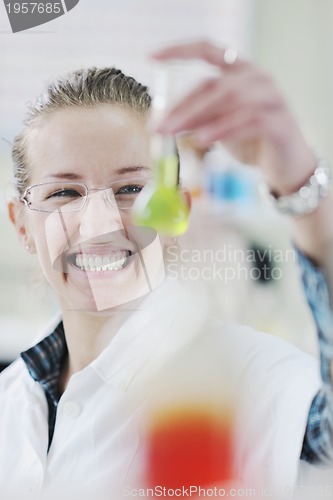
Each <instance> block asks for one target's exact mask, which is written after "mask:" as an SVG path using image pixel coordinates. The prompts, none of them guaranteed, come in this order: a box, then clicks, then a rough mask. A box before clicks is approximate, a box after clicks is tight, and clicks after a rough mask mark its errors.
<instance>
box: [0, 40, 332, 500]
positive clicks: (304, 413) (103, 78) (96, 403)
mask: <svg viewBox="0 0 333 500" xmlns="http://www.w3.org/2000/svg"><path fill="white" fill-rule="evenodd" d="M191 47H192V48H191V49H189V46H187V47H185V48H179V47H178V48H177V49H176V51H175V53H172V54H171V56H180V57H193V56H196V57H201V56H202V54H201V53H200V52H198V46H194V45H193V46H191ZM201 47H202V46H201ZM206 49H207V47H206ZM177 50H178V52H177ZM182 50H183V51H185V52H182ZM191 50H192V52H191ZM214 50H217V49H216V48H214V47H212V46H210V48H209V50H208V52H206V53H208V54H209V57H208V60H209V61H210V62H213V61H212V59H211V54H213V53H214V54H215V52H214ZM186 51H187V53H186ZM220 55H221V54H220ZM159 57H169V56H168V54H166V53H165V54H164V55H163V54H162V55H161V54H160V56H159ZM242 64H244V66H245V73H244V74H242ZM223 66H226V70H225V73H226V75H223V77H224V78H228V77H229V78H231V83H233V84H234V86H235V89H236V90H235V94H234V97H235V98H234V104H235V106H236V108H237V104H236V102H237V98H239V95H241V92H240V90H241V88H242V89H244V88H246V85H247V81H246V77H247V76H248V74H249V72H252V73H251V77H252V79H253V77H254V76H257V77H258V78H259V77H260V74H259V72H258V71H257V70H256V69H255V68H253V67H252V66H250V65H247V63H239V62H237V61H236V63H235V66H234V67H232V66H230V65H229V66H230V67H229V66H227V63H225V62H223ZM223 69H225V68H223ZM228 71H229V75H227V72H228ZM230 73H231V75H230ZM242 81H244V84H245V87H244V86H243V87H241V82H242ZM265 85H266V87H267V89H266V90H267V94H266V104H267V100H268V94H269V92H268V88H269V89H270V94H269V95H270V97H271V98H272V96H273V97H274V98H275V100H276V101H277V97H276V91H275V89H274V87H273V86H272V84H271V83H268V82H267V81H266V82H265ZM270 85H271V86H270ZM200 91H201V92H203V89H202V88H201V89H200ZM237 92H238V93H239V94H238V93H237ZM217 94H218V95H219V96H220V97H221V93H219V92H217ZM201 95H204V93H202V94H201ZM261 95H262V94H261ZM211 96H212V94H211ZM237 96H238V97H237ZM254 99H258V100H259V98H258V96H253V95H252V96H251V99H250V101H251V100H252V103H250V102H248V103H247V107H248V110H249V112H252V111H253V108H254V107H255V106H257V104H256V103H255V102H253V100H254ZM243 100H244V96H243ZM199 102H200V99H199ZM229 104H230V101H229ZM243 104H244V102H243ZM250 104H251V105H250ZM224 106H225V104H223V103H221V108H220V111H219V113H220V114H221V116H223V120H224V118H225V117H224V112H225V109H224ZM257 107H258V106H257ZM149 108H150V97H149V95H148V92H147V89H146V87H144V86H142V85H140V84H139V83H137V82H136V81H135V80H134V79H133V78H130V77H128V76H125V75H124V74H123V73H121V72H120V71H119V70H116V69H114V68H106V69H101V70H97V69H88V70H82V71H77V72H74V73H72V74H70V75H68V76H66V77H65V78H64V79H60V80H57V81H56V82H54V83H53V84H51V85H50V86H49V87H48V89H47V92H46V93H45V94H43V95H42V96H40V97H39V99H38V100H37V102H36V104H35V106H34V107H32V108H31V109H30V111H29V113H28V116H27V119H26V122H25V127H24V129H23V131H22V133H21V134H20V135H19V136H18V137H17V138H16V140H15V143H14V148H13V159H14V169H15V181H16V185H17V192H18V195H17V199H15V200H12V201H11V202H10V204H9V214H10V218H11V220H12V222H13V223H14V224H15V227H16V229H17V233H18V236H19V239H20V241H21V243H22V245H23V246H24V247H25V249H26V250H27V251H28V252H30V253H37V255H38V258H39V261H40V265H41V268H42V270H43V273H44V275H45V277H46V279H47V280H48V282H49V284H50V285H51V287H52V288H53V289H54V290H55V292H56V294H57V296H58V298H59V303H60V307H61V312H62V317H61V320H60V322H58V323H57V324H55V325H54V326H53V327H52V328H51V330H50V332H51V333H50V332H49V335H48V336H46V337H45V339H43V340H42V341H41V342H40V343H39V344H37V345H36V346H35V347H32V348H31V349H29V350H28V351H26V352H25V353H23V354H22V357H21V358H20V359H19V360H17V361H16V362H15V363H14V364H13V365H12V366H11V367H9V368H8V369H7V370H6V371H5V372H4V373H3V374H2V375H1V379H0V380H1V382H0V407H1V410H0V441H1V444H2V445H1V449H0V464H1V467H0V483H1V485H2V492H3V494H4V498H6V499H7V498H24V499H29V498H32V499H35V498H46V499H49V498H50V499H51V498H55V497H57V498H58V497H59V496H60V497H62V498H68V499H69V498H70V499H75V498H80V499H82V498H92V497H93V496H95V497H96V498H99V499H107V498H115V499H116V498H121V497H122V495H123V494H124V495H125V496H126V495H127V496H128V494H129V493H128V492H130V493H131V487H135V486H136V485H138V484H140V482H142V480H143V477H144V475H145V457H146V456H145V440H144V438H142V432H143V431H142V428H141V424H142V423H143V422H145V420H144V415H145V414H146V413H145V412H146V408H147V406H146V404H145V403H146V401H147V398H148V399H149V398H150V395H151V393H156V392H160V394H162V396H163V397H164V392H163V390H165V391H166V392H165V394H167V393H168V394H171V393H172V392H173V389H174V390H176V386H180V387H182V389H183V393H182V392H181V391H180V394H182V397H184V395H185V394H187V395H188V394H189V393H191V394H192V396H193V397H194V399H195V398H198V400H200V401H201V400H203V401H206V400H207V398H208V399H209V401H210V403H211V402H215V403H216V402H217V401H218V400H219V399H221V401H222V400H223V397H225V394H226V392H228V393H229V394H232V395H234V394H236V393H237V397H236V398H235V400H236V401H235V403H234V404H235V413H234V424H233V426H234V431H233V432H234V433H235V436H236V439H235V441H236V443H237V445H236V448H235V457H234V462H235V466H234V470H235V472H234V474H235V475H234V479H235V480H237V481H238V480H241V481H243V483H242V484H244V485H255V486H258V485H259V484H260V485H269V486H275V487H280V488H282V487H286V488H287V487H290V486H291V485H292V484H293V483H294V482H295V480H296V476H297V471H298V465H299V459H300V457H301V454H302V456H303V458H308V459H309V460H310V458H309V457H310V456H312V455H313V454H314V453H313V448H311V440H310V439H307V438H306V439H305V438H304V435H305V434H306V428H307V421H308V414H309V409H310V407H311V403H312V401H313V399H314V397H315V395H316V394H317V393H318V391H319V390H320V380H319V377H318V375H317V366H316V363H315V362H314V361H313V360H312V359H311V358H310V357H309V356H306V355H304V354H302V353H300V352H299V351H297V349H295V348H294V347H292V346H289V345H288V344H285V343H284V342H281V341H279V340H278V339H274V338H271V337H269V336H266V335H264V334H258V333H256V332H253V331H252V330H250V329H247V328H244V327H237V326H228V325H225V324H223V323H219V322H214V321H212V320H210V318H209V315H208V308H207V304H206V303H205V301H204V300H203V299H202V297H201V295H198V294H197V293H196V292H195V293H193V292H192V291H190V290H189V289H186V288H184V287H183V286H182V285H180V284H178V283H174V282H172V283H171V282H169V281H168V279H167V278H165V276H164V266H163V251H164V249H165V248H166V246H167V245H168V244H170V241H169V238H167V237H164V236H162V235H159V234H158V233H157V232H156V231H154V230H153V229H152V228H138V227H136V226H135V224H134V222H133V218H132V207H133V204H134V203H135V200H136V199H137V197H138V195H139V193H140V192H141V191H142V190H144V189H145V187H146V186H147V184H148V183H149V180H150V178H151V177H152V174H153V170H152V162H151V157H150V153H149V141H150V132H149V130H148V128H147V118H148V114H149ZM268 108H269V106H268ZM185 109H186V101H184V107H183V108H182V107H179V108H178V111H177V110H176V112H175V115H174V116H173V119H174V122H173V127H174V130H172V131H176V129H177V131H178V130H179V129H181V128H182V127H183V126H184V128H192V129H193V130H194V131H195V130H196V128H198V127H199V126H200V120H199V119H198V116H199V115H200V116H202V117H204V116H205V109H206V110H207V113H208V114H209V106H208V104H207V103H203V105H202V107H201V109H200V110H197V111H198V116H194V121H193V123H192V124H191V126H190V127H187V125H188V124H187V123H185V122H186V120H184V121H183V122H181V119H180V118H181V113H182V112H184V110H185ZM260 109H261V108H260V107H259V111H260ZM272 109H273V108H272ZM274 110H275V111H276V110H277V106H275V108H274V109H273V111H274ZM192 111H193V112H194V108H193V107H192ZM199 111H200V113H199ZM229 112H231V110H230V109H229ZM177 113H179V114H178V118H177ZM277 113H278V116H279V119H282V118H281V109H279V110H278V111H277ZM283 113H284V120H285V124H286V123H287V124H289V125H290V129H289V137H288V141H291V142H292V144H293V148H294V149H293V148H291V149H290V151H292V153H291V154H290V157H289V164H288V165H287V166H286V169H287V170H288V172H289V170H290V165H291V164H292V161H291V160H293V159H295V158H296V157H297V158H298V161H297V163H295V167H294V168H293V170H290V173H288V175H287V174H286V171H285V170H284V171H283V172H281V176H279V175H277V174H276V171H275V169H276V168H277V167H276V163H277V161H276V158H277V155H275V157H274V161H273V162H272V163H271V172H273V173H274V175H273V174H272V179H279V180H281V190H279V189H278V188H279V187H280V186H278V185H277V184H274V183H272V184H271V185H272V187H273V188H277V192H279V194H285V193H287V192H288V191H289V192H290V191H293V190H294V188H295V186H297V184H300V185H302V183H304V180H306V179H307V178H308V177H309V174H311V172H312V171H313V170H314V166H313V163H314V159H313V157H312V156H311V155H310V156H307V155H309V151H308V149H307V147H306V145H305V144H304V142H303V140H302V138H301V135H300V134H299V132H298V129H297V127H296V126H295V125H294V123H293V122H292V121H291V118H290V115H289V114H288V110H287V109H286V108H283ZM283 113H282V114H283ZM171 118H172V116H171ZM171 118H170V122H169V123H167V122H165V123H164V125H163V124H162V125H161V126H160V129H161V130H164V131H166V129H167V128H168V127H169V129H168V132H169V131H170V130H171V129H172V125H171ZM192 118H193V116H192ZM176 119H178V123H177V120H176ZM213 121H214V122H215V124H216V116H213ZM272 121H274V119H272ZM282 121H283V119H282ZM248 123H251V119H250V118H249V120H248ZM204 124H205V123H204ZM206 125H207V122H206ZM163 127H164V129H163ZM285 129H286V127H285ZM285 129H284V130H285ZM290 131H292V132H293V134H291V133H290ZM206 132H207V130H206ZM286 132H287V131H286ZM201 133H202V130H201ZM257 133H258V134H259V135H260V131H257ZM279 133H280V132H279ZM238 134H239V138H240V140H241V141H243V142H244V141H245V139H246V138H247V136H246V134H245V133H244V127H241V128H240V129H239V130H238ZM208 135H209V134H208ZM213 135H214V134H213ZM221 135H222V137H221V138H222V139H224V136H223V134H222V133H221ZM287 135H288V134H287ZM216 138H217V137H209V138H208V140H211V139H216ZM251 140H252V137H251ZM276 144H278V141H276ZM281 144H282V141H281V140H280V142H279V144H278V145H279V147H280V148H281ZM297 147H298V148H299V152H301V154H298V155H295V154H294V153H295V150H296V148H297ZM276 149H278V148H276ZM281 151H282V149H281ZM270 153H272V150H271V151H270ZM281 158H284V160H285V159H286V154H285V151H282V152H281ZM281 158H280V159H281ZM303 160H306V161H304V162H303V165H304V167H303V166H302V161H303ZM287 167H288V168H287ZM310 167H311V168H310ZM298 175H299V176H298ZM286 177H287V178H286ZM291 187H293V189H291ZM302 231H303V234H306V232H307V231H308V229H304V228H302ZM303 239H304V238H303ZM174 360H176V361H174ZM205 361H206V362H205ZM207 361H208V362H207ZM171 374H173V377H172V376H171ZM175 374H176V375H175ZM169 379H170V381H171V382H170V384H171V385H168V384H167V385H165V381H166V380H167V381H169ZM175 379H176V380H175ZM159 380H161V381H163V382H161V385H159V382H158V381H159ZM226 380H227V384H226ZM172 382H174V383H175V384H174V385H172ZM226 385H228V386H229V387H228V390H227V391H226V387H225V386H226ZM166 387H167V388H168V390H169V392H168V391H167V389H166ZM189 387H191V389H189ZM162 388H163V390H162ZM193 388H194V389H193ZM178 389H179V387H178ZM176 392H177V391H176ZM319 394H321V393H320V392H319ZM325 394H326V393H325ZM207 395H208V396H207ZM323 401H324V404H323V405H322V406H323V407H325V408H326V409H327V407H328V405H329V402H327V399H325V398H324V399H323V398H322V399H321V402H323ZM218 404H219V401H218ZM148 406H149V405H148ZM316 409H317V407H316ZM326 417H327V413H326ZM325 422H327V419H326V420H325ZM325 437H327V435H325ZM302 447H303V451H302ZM306 452H307V454H306ZM311 453H312V455H311ZM323 454H324V455H325V456H328V457H330V458H331V457H332V443H326V447H325V449H324V452H323ZM316 457H317V455H316ZM217 479H218V478H217ZM124 488H125V489H124Z"/></svg>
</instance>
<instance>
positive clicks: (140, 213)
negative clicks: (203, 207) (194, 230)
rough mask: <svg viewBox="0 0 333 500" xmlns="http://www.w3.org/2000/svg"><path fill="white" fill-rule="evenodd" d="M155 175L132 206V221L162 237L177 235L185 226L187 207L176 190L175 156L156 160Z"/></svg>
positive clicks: (187, 213)
mask: <svg viewBox="0 0 333 500" xmlns="http://www.w3.org/2000/svg"><path fill="white" fill-rule="evenodd" d="M155 174H156V175H155V182H154V184H153V185H152V186H151V187H150V188H148V191H147V192H146V193H145V196H144V197H143V198H142V199H141V200H138V203H137V205H136V207H134V210H133V219H134V222H135V223H136V224H138V225H141V226H148V227H153V228H154V229H156V231H158V232H159V233H162V234H166V235H170V236H178V235H180V234H182V233H184V232H185V231H186V229H187V227H188V218H189V207H188V205H187V203H186V201H185V198H184V197H183V196H182V194H181V193H180V192H179V189H178V158H177V155H176V154H169V155H166V156H164V157H161V158H159V159H158V160H156V162H155Z"/></svg>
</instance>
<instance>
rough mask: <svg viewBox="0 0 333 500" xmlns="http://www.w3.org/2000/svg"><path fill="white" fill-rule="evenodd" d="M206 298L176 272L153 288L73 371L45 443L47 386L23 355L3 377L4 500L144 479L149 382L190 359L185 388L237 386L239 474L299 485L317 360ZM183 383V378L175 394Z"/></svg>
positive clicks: (117, 486) (80, 492)
mask: <svg viewBox="0 0 333 500" xmlns="http://www.w3.org/2000/svg"><path fill="white" fill-rule="evenodd" d="M208 309H209V308H208V305H207V303H206V302H205V300H203V298H202V297H201V296H200V295H197V293H195V294H192V292H191V293H190V292H189V290H188V289H183V288H182V286H180V285H178V284H175V283H174V282H165V283H164V284H163V285H162V286H160V287H159V288H158V289H156V290H155V291H154V292H152V293H151V294H150V295H148V296H147V297H146V299H145V300H144V302H143V303H142V304H141V306H140V310H138V311H136V312H134V313H133V314H132V315H131V317H130V318H129V319H128V320H127V321H126V323H125V324H123V326H122V327H121V328H120V330H119V332H118V333H117V335H116V336H115V337H114V339H113V340H112V342H111V343H110V344H109V346H108V347H107V348H106V349H105V350H104V351H103V352H102V354H101V355H100V356H99V357H98V358H97V359H96V360H94V361H93V362H92V363H91V364H90V365H89V366H87V367H86V368H85V369H83V370H82V371H80V372H79V373H76V374H75V375H74V376H73V377H72V378H71V380H70V381H69V384H68V387H67V388H66V390H65V392H64V393H63V395H62V397H61V399H60V401H59V406H58V413H57V421H56V426H55V432H54V437H53V442H52V445H51V448H50V451H49V453H48V454H47V453H46V450H47V444H48V410H47V403H46V399H45V396H44V392H43V389H42V388H41V386H40V385H39V383H37V382H35V381H34V380H33V379H32V378H31V377H30V375H29V374H28V372H27V369H26V367H25V365H24V363H23V361H22V360H21V359H19V360H17V361H16V362H15V363H14V364H12V365H11V366H10V367H9V368H8V369H6V370H5V371H4V372H3V373H2V374H1V376H0V443H1V445H0V485H1V499H2V500H9V499H15V500H17V499H18V498H20V499H22V500H23V499H24V500H36V499H40V498H41V499H43V500H44V499H47V500H49V499H52V500H53V499H55V498H62V499H64V500H67V499H68V500H69V499H70V500H76V499H80V500H86V499H96V500H107V499H112V500H116V499H117V498H122V494H121V492H122V491H124V490H123V487H124V486H126V487H127V491H128V488H131V487H136V486H137V485H138V484H140V477H141V474H142V471H143V469H144V447H143V446H142V432H141V428H140V425H141V422H142V416H143V415H145V412H146V411H147V410H146V406H147V404H146V398H147V394H148V393H149V388H150V386H151V387H152V388H153V392H154V390H155V389H157V391H158V384H159V382H158V381H161V384H162V385H161V387H162V390H164V387H166V385H165V384H166V383H167V385H168V384H169V382H170V384H171V387H172V382H173V381H174V380H175V379H176V380H178V379H179V378H182V377H179V374H180V373H181V372H182V370H183V373H184V374H185V372H186V375H185V376H184V380H185V382H184V384H183V385H184V388H185V389H184V391H185V392H187V393H188V389H189V386H188V382H189V380H192V379H193V384H192V387H191V389H190V390H189V392H190V393H191V394H192V396H194V397H198V399H200V398H201V396H203V397H205V396H204V394H212V395H213V397H214V398H216V399H217V398H218V397H219V391H221V398H222V397H223V396H222V394H224V393H225V391H226V390H227V392H228V391H229V393H231V392H232V393H234V392H237V398H236V400H237V415H236V417H235V435H236V436H237V438H236V441H237V470H238V476H239V480H240V481H242V484H244V485H247V484H249V485H253V484H256V485H258V484H259V483H260V482H262V484H263V485H265V486H267V487H271V488H284V487H285V488H287V489H288V488H289V487H291V486H292V485H293V484H294V483H295V481H296V478H297V473H298V466H299V456H300V451H301V447H302V440H303V436H304V431H305V427H306V422H307V414H308V410H309V407H310V405H311V402H312V399H313V397H314V395H315V393H316V392H317V390H318V389H319V387H320V377H319V367H318V364H317V362H316V361H315V360H313V359H312V358H311V357H310V356H308V355H306V354H304V353H302V352H300V351H299V350H297V349H296V348H295V347H293V346H291V345H289V344H287V343H285V342H283V341H281V340H280V339H277V338H275V337H272V336H270V335H266V334H261V333H257V332H255V331H253V330H251V329H249V328H247V327H242V326H235V325H227V324H225V323H222V322H220V321H213V320H211V319H209V313H208ZM173 360H178V361H176V362H175V363H174V361H173ZM177 370H178V372H177ZM172 373H173V376H171V374H172ZM175 374H176V375H175ZM169 375H170V377H169ZM181 386H182V382H181V381H180V380H179V384H178V389H177V391H178V393H179V387H181ZM186 387H187V388H186ZM205 388H206V390H205ZM208 388H209V390H208ZM177 391H176V392H177ZM169 393H170V394H172V389H171V392H170V391H169ZM286 491H287V490H286Z"/></svg>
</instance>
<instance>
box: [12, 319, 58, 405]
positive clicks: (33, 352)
mask: <svg viewBox="0 0 333 500" xmlns="http://www.w3.org/2000/svg"><path fill="white" fill-rule="evenodd" d="M67 354H68V350H67V344H66V340H65V334H64V328H63V324H62V322H60V323H59V324H58V325H57V326H56V328H55V329H54V331H53V332H52V333H51V334H50V335H48V336H47V337H45V338H44V339H43V340H41V341H40V342H38V344H36V345H35V346H33V347H31V348H30V349H28V350H27V351H25V352H22V353H21V357H22V359H23V361H24V362H25V364H26V366H27V369H28V371H29V373H30V375H31V377H32V378H33V379H34V380H35V381H36V382H39V383H40V384H41V385H42V386H43V388H44V389H45V390H46V392H47V393H48V394H49V396H50V397H51V398H52V399H53V400H54V401H55V402H56V401H57V400H58V399H59V377H60V372H61V366H62V363H63V361H64V359H65V358H66V356H67Z"/></svg>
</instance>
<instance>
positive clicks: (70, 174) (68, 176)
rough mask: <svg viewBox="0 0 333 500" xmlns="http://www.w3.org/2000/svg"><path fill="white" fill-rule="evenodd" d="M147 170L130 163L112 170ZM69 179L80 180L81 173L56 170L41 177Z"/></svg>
mask: <svg viewBox="0 0 333 500" xmlns="http://www.w3.org/2000/svg"><path fill="white" fill-rule="evenodd" d="M147 171H148V172H149V171H151V169H150V168H149V167H144V166H143V165H131V166H129V167H122V168H119V169H117V170H115V171H114V173H115V174H116V175H124V174H128V173H131V172H147ZM49 178H52V179H69V180H71V181H79V180H82V175H80V174H75V173H74V172H57V173H56V174H48V175H45V176H44V177H43V179H49Z"/></svg>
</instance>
